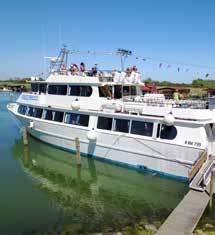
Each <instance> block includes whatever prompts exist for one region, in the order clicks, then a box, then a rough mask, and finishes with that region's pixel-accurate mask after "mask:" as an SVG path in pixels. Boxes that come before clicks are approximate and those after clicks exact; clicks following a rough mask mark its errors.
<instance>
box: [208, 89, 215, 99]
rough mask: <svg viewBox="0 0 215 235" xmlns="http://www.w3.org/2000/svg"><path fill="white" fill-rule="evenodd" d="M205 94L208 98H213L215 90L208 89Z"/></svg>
mask: <svg viewBox="0 0 215 235" xmlns="http://www.w3.org/2000/svg"><path fill="white" fill-rule="evenodd" d="M207 94H208V97H215V88H208V89H207Z"/></svg>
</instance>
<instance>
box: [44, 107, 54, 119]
mask: <svg viewBox="0 0 215 235" xmlns="http://www.w3.org/2000/svg"><path fill="white" fill-rule="evenodd" d="M44 119H46V120H52V119H53V112H52V110H48V109H47V110H45V115H44Z"/></svg>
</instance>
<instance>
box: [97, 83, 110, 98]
mask: <svg viewBox="0 0 215 235" xmlns="http://www.w3.org/2000/svg"><path fill="white" fill-rule="evenodd" d="M99 97H112V87H110V86H107V85H105V86H100V87H99Z"/></svg>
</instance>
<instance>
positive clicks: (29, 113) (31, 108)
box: [27, 107, 34, 117]
mask: <svg viewBox="0 0 215 235" xmlns="http://www.w3.org/2000/svg"><path fill="white" fill-rule="evenodd" d="M33 113H34V108H33V107H28V111H27V116H30V117H32V116H33Z"/></svg>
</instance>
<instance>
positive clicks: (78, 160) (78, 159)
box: [75, 137, 81, 166]
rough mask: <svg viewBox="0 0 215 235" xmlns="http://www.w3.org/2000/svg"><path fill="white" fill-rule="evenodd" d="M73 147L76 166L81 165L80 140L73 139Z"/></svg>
mask: <svg viewBox="0 0 215 235" xmlns="http://www.w3.org/2000/svg"><path fill="white" fill-rule="evenodd" d="M75 147H76V161H77V165H78V166H80V165H81V154H80V140H79V138H78V137H76V138H75Z"/></svg>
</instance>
